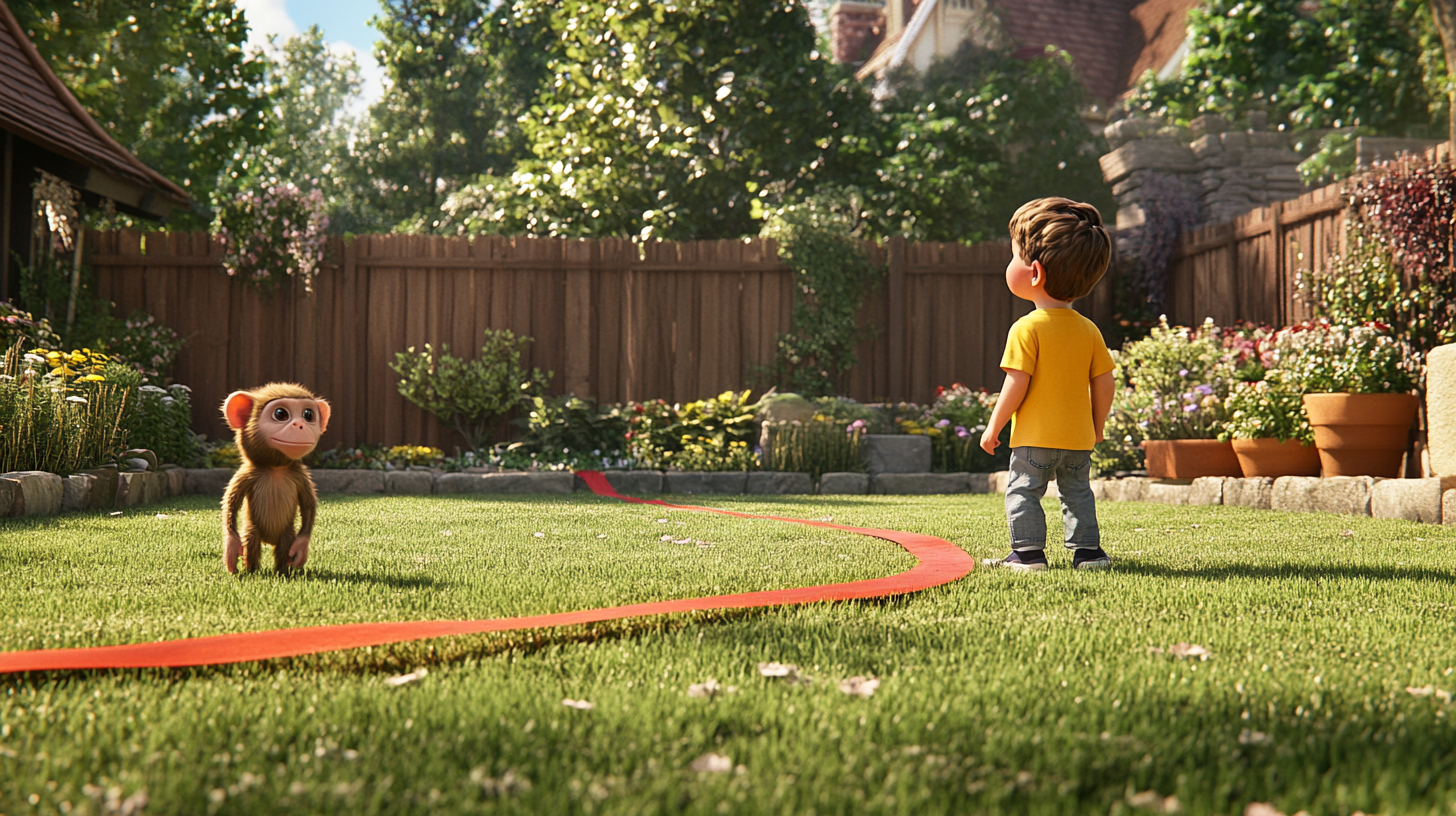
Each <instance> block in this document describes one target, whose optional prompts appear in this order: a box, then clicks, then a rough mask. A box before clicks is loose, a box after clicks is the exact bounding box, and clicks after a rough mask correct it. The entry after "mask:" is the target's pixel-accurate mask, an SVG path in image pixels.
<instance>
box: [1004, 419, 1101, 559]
mask: <svg viewBox="0 0 1456 816" xmlns="http://www.w3.org/2000/svg"><path fill="white" fill-rule="evenodd" d="M1091 470H1092V452H1091V451H1084V450H1059V449H1057V448H1034V447H1031V446H1029V445H1023V446H1022V447H1019V448H1012V449H1011V472H1010V473H1009V474H1008V475H1007V481H1006V521H1007V522H1008V523H1009V524H1010V526H1011V549H1013V550H1020V551H1041V550H1044V549H1046V513H1045V512H1043V511H1042V509H1041V498H1042V496H1045V495H1046V489H1047V483H1048V482H1050V481H1052V480H1053V479H1055V480H1056V482H1057V490H1058V491H1059V492H1060V493H1061V494H1062V526H1063V528H1064V529H1065V531H1066V537H1067V549H1069V550H1075V549H1082V548H1087V549H1091V548H1093V547H1100V546H1101V545H1102V536H1101V534H1100V533H1099V531H1098V529H1097V500H1096V499H1095V498H1094V497H1093V496H1092V485H1091V484H1090V483H1089V481H1088V477H1089V475H1090V471H1091Z"/></svg>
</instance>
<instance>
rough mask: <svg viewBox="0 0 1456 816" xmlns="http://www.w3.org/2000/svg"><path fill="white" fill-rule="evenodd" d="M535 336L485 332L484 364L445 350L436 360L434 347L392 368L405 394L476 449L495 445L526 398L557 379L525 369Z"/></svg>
mask: <svg viewBox="0 0 1456 816" xmlns="http://www.w3.org/2000/svg"><path fill="white" fill-rule="evenodd" d="M529 342H531V338H529V337H516V336H515V335H514V334H512V333H511V331H510V330H509V329H502V330H499V331H497V330H494V329H486V330H485V344H484V345H483V346H481V349H480V359H478V360H462V359H460V358H458V357H455V356H453V355H451V354H450V347H449V346H448V345H441V346H440V352H439V354H438V355H436V353H435V350H434V349H433V348H431V346H430V344H428V343H426V344H425V350H424V351H420V352H416V351H415V349H414V346H410V348H409V349H408V350H407V351H405V352H401V353H398V354H396V355H395V361H394V362H393V363H391V364H390V368H391V369H393V371H394V372H395V373H396V374H398V375H400V377H402V378H403V379H401V380H400V381H399V393H400V394H402V395H403V396H404V398H405V399H407V400H409V401H410V402H413V403H414V404H415V405H418V406H419V407H421V408H423V409H425V410H426V411H429V412H430V413H431V414H433V415H434V416H435V418H436V419H438V420H440V421H441V422H443V423H444V424H446V425H448V426H450V427H451V428H454V429H455V430H456V431H457V432H458V433H459V434H460V435H461V436H463V437H465V442H466V444H467V445H469V446H470V448H471V450H476V451H479V450H483V449H485V448H486V447H488V446H489V444H490V435H491V431H492V430H493V429H494V427H495V423H496V421H497V420H499V419H500V418H501V417H502V416H504V415H505V414H507V413H509V412H510V410H511V409H512V408H515V407H516V405H518V404H519V403H520V401H521V398H522V397H523V396H529V395H530V394H531V393H532V392H534V391H537V390H540V389H541V388H542V387H544V385H545V383H546V381H548V380H550V379H551V374H550V373H549V372H548V373H546V374H542V373H541V371H540V369H536V370H534V371H531V372H527V371H526V369H525V368H523V367H522V366H521V351H522V347H523V346H525V344H526V343H529Z"/></svg>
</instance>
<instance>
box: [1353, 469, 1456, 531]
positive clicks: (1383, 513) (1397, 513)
mask: <svg viewBox="0 0 1456 816" xmlns="http://www.w3.org/2000/svg"><path fill="white" fill-rule="evenodd" d="M1442 487H1456V479H1381V480H1380V481H1378V482H1376V483H1375V484H1374V486H1372V487H1371V489H1370V515H1372V516H1374V517H1375V518H1388V519H1405V520H1407V521H1421V522H1425V523H1426V524H1440V523H1441V518H1442V513H1441V498H1442V493H1443V491H1442V489H1441V488H1442Z"/></svg>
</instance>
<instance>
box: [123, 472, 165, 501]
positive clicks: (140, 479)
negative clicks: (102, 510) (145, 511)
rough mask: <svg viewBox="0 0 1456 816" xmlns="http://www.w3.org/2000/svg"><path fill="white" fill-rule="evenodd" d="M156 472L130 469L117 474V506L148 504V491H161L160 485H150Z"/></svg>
mask: <svg viewBox="0 0 1456 816" xmlns="http://www.w3.org/2000/svg"><path fill="white" fill-rule="evenodd" d="M155 476H156V474H154V473H148V472H147V471H145V470H129V471H126V472H125V473H118V474H117V476H116V503H115V504H116V506H117V507H136V506H137V505H140V504H146V503H147V500H148V498H149V497H148V495H147V493H148V492H149V491H150V492H152V493H160V492H161V488H160V486H156V487H152V486H150V485H151V484H152V482H153V480H154V478H155Z"/></svg>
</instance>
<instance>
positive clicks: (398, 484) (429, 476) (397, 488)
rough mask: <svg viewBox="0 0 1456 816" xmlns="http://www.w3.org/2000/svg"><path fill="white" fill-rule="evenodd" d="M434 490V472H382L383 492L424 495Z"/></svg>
mask: <svg viewBox="0 0 1456 816" xmlns="http://www.w3.org/2000/svg"><path fill="white" fill-rule="evenodd" d="M434 490H435V474H433V473H431V472H429V471H428V470H391V471H388V472H386V473H385V474H384V492H385V493H389V494H391V495H405V496H426V495H429V494H430V493H433V492H434Z"/></svg>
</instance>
